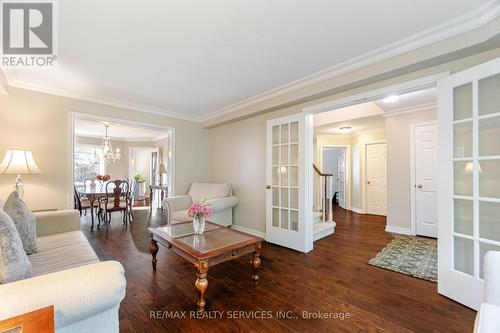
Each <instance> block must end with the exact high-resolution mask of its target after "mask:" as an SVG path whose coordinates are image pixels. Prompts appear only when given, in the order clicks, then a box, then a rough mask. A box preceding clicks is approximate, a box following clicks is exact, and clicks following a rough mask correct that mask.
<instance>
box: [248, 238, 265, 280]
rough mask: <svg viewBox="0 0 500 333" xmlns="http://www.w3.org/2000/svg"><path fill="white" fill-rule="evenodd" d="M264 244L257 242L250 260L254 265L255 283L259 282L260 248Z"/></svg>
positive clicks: (253, 276)
mask: <svg viewBox="0 0 500 333" xmlns="http://www.w3.org/2000/svg"><path fill="white" fill-rule="evenodd" d="M261 247H262V245H261V243H258V244H255V251H253V252H252V259H251V260H250V264H251V265H252V271H253V274H252V280H253V282H254V283H255V284H257V283H259V275H258V274H257V271H258V270H259V267H260V249H261Z"/></svg>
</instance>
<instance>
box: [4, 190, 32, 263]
mask: <svg viewBox="0 0 500 333" xmlns="http://www.w3.org/2000/svg"><path fill="white" fill-rule="evenodd" d="M3 210H4V211H5V212H6V213H7V214H8V215H9V216H10V217H11V218H12V220H13V221H14V225H15V226H16V229H17V231H18V232H19V237H21V241H22V242H23V248H24V251H26V254H33V253H36V252H37V248H36V221H35V216H34V215H33V213H32V212H31V210H30V209H29V207H28V205H26V203H25V202H24V201H23V199H21V198H20V197H19V193H17V192H16V191H14V192H12V193H11V194H10V195H9V197H8V198H7V201H5V205H4V207H3Z"/></svg>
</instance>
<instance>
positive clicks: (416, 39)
mask: <svg viewBox="0 0 500 333" xmlns="http://www.w3.org/2000/svg"><path fill="white" fill-rule="evenodd" d="M498 16H500V0H492V1H489V2H488V3H486V4H484V5H483V6H481V7H479V8H478V9H476V10H474V11H472V12H469V13H467V14H465V15H462V16H459V17H457V18H455V19H452V20H449V21H446V22H444V23H442V24H440V25H438V26H435V27H432V28H430V29H427V30H424V31H422V32H420V33H418V34H415V35H413V36H411V37H408V38H405V39H401V40H399V41H397V42H395V43H392V44H389V45H386V46H383V47H381V48H378V49H376V50H374V51H371V52H368V53H366V54H363V55H361V56H358V57H354V58H352V59H350V60H348V61H344V62H341V63H339V64H337V65H334V66H331V67H329V68H326V69H324V70H321V71H319V72H316V73H314V74H311V75H308V76H305V77H303V78H300V79H298V80H294V81H291V82H289V83H286V84H284V85H281V86H279V87H276V88H274V89H271V90H268V91H266V92H263V93H261V94H258V95H255V96H253V97H250V98H247V99H245V100H242V101H240V102H238V103H235V104H232V105H229V106H227V107H224V108H222V109H219V110H217V111H214V112H211V113H209V114H207V115H205V116H202V117H201V120H202V121H204V122H205V121H209V120H213V119H215V118H217V117H220V116H224V115H227V114H231V113H234V112H236V111H238V110H241V109H243V108H246V107H250V106H252V105H255V104H258V103H262V102H264V101H267V100H270V99H273V98H276V97H279V96H281V95H284V94H287V93H290V92H292V91H295V90H298V89H300V88H303V87H306V86H310V85H312V84H315V83H318V82H321V81H325V80H328V79H331V78H333V77H335V76H339V75H342V74H345V73H348V72H351V71H354V70H356V69H360V68H362V67H365V66H369V65H373V64H375V63H377V62H381V61H384V60H387V59H389V58H392V57H395V56H398V55H401V54H403V53H407V52H410V51H413V50H416V49H418V48H421V47H424V46H428V45H431V44H434V43H436V42H439V41H442V40H444V39H447V38H450V37H454V36H457V35H459V34H463V33H466V32H468V31H471V30H474V29H477V28H481V27H483V26H485V25H486V24H488V23H489V22H490V21H491V20H493V19H495V18H496V17H498Z"/></svg>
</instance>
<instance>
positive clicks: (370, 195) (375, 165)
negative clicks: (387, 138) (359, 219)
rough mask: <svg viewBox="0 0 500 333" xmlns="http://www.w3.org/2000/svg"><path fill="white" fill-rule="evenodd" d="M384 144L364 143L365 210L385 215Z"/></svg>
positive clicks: (368, 212) (369, 212)
mask: <svg viewBox="0 0 500 333" xmlns="http://www.w3.org/2000/svg"><path fill="white" fill-rule="evenodd" d="M386 155H387V154H386V144H385V143H376V144H369V145H366V212H367V214H374V215H386V211H387V202H386V201H387V194H386V192H387V180H386V178H387V177H386V169H387V168H386Z"/></svg>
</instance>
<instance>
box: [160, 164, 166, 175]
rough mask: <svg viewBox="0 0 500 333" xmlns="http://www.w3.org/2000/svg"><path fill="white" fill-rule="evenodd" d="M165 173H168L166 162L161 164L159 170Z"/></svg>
mask: <svg viewBox="0 0 500 333" xmlns="http://www.w3.org/2000/svg"><path fill="white" fill-rule="evenodd" d="M164 173H167V168H165V164H163V163H162V164H160V171H159V174H160V175H161V174H164Z"/></svg>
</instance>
